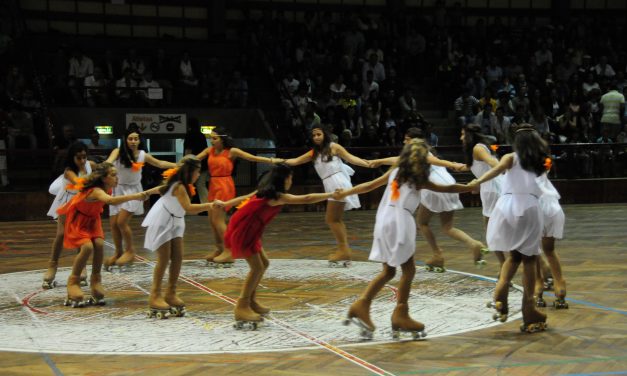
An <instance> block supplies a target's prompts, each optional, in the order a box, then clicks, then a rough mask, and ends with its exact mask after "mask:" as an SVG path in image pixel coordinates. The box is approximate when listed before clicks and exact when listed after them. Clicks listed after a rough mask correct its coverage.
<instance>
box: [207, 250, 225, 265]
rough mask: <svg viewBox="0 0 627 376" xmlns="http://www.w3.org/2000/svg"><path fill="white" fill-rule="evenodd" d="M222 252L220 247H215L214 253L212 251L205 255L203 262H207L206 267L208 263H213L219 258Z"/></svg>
mask: <svg viewBox="0 0 627 376" xmlns="http://www.w3.org/2000/svg"><path fill="white" fill-rule="evenodd" d="M222 252H223V249H222V247H218V246H216V249H215V251H213V253H210V254H209V255H207V256H206V257H205V260H207V265H209V263H211V262H213V259H214V258H216V257H218V256H220V255H221V254H222Z"/></svg>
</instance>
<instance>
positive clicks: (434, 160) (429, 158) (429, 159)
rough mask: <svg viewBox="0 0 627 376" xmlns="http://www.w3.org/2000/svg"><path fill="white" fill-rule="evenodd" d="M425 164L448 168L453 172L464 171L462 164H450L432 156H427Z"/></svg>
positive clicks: (464, 166) (464, 167)
mask: <svg viewBox="0 0 627 376" xmlns="http://www.w3.org/2000/svg"><path fill="white" fill-rule="evenodd" d="M427 163H429V164H432V165H434V166H442V167H446V168H450V169H451V170H455V171H462V170H464V169H466V168H467V167H466V165H465V164H463V163H457V162H451V161H447V160H444V159H440V158H438V157H434V156H433V155H428V156H427Z"/></svg>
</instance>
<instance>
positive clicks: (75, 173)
mask: <svg viewBox="0 0 627 376" xmlns="http://www.w3.org/2000/svg"><path fill="white" fill-rule="evenodd" d="M94 166H95V164H94V162H92V161H88V160H87V146H86V145H85V144H83V143H82V142H75V143H73V144H71V145H70V147H69V148H68V151H67V156H66V159H65V170H64V171H63V174H62V175H60V176H59V177H58V178H57V179H55V181H54V182H52V184H51V185H50V188H49V189H48V191H49V192H50V193H51V194H53V195H54V196H55V197H54V201H53V202H52V205H51V206H50V210H48V213H47V214H48V216H49V217H52V218H53V219H56V220H57V233H56V234H55V237H54V240H53V241H52V250H51V251H50V261H48V270H46V273H45V274H44V281H43V283H42V286H41V287H42V288H44V289H51V288H53V287H54V286H56V282H55V280H54V278H55V277H56V275H57V267H58V265H59V257H60V256H61V250H63V230H64V226H65V215H59V214H57V209H58V208H59V207H60V206H62V205H63V204H65V203H66V202H68V201H70V200H71V199H72V197H74V196H75V195H76V194H77V193H78V191H79V190H80V187H81V182H82V179H81V178H84V177H85V176H87V175H89V174H91V170H92V168H93V167H94ZM81 284H82V285H86V284H87V272H86V271H85V269H83V271H82V272H81Z"/></svg>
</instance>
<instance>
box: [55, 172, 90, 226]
mask: <svg viewBox="0 0 627 376" xmlns="http://www.w3.org/2000/svg"><path fill="white" fill-rule="evenodd" d="M89 174H91V164H89V161H86V162H85V173H84V174H80V173H79V175H78V176H79V177H83V176H87V175H89ZM69 184H72V182H70V181H69V180H67V179H66V178H65V174H61V175H59V177H58V178H56V179H55V180H54V181H53V182H52V184H50V187H49V188H48V192H50V193H51V194H53V195H54V196H55V197H54V201H52V205H50V209H49V210H48V213H47V214H48V216H49V217H52V218H53V219H57V218H58V217H59V215H58V214H57V209H58V208H59V206H61V205H63V204H65V203H66V202H68V201H70V200H71V199H72V197H74V195H76V194H77V193H78V191H76V190H74V189H66V188H65V187H67V186H68V185H69Z"/></svg>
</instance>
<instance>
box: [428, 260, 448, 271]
mask: <svg viewBox="0 0 627 376" xmlns="http://www.w3.org/2000/svg"><path fill="white" fill-rule="evenodd" d="M425 269H426V270H427V271H428V272H433V273H444V272H445V271H446V268H445V267H444V258H443V257H442V256H433V257H431V258H430V259H429V260H428V261H427V262H425Z"/></svg>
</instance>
